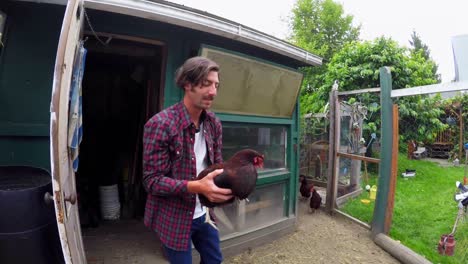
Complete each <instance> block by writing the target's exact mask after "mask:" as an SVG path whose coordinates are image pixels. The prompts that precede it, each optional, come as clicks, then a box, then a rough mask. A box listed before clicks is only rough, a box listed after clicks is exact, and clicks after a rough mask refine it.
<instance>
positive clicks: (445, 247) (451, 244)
mask: <svg viewBox="0 0 468 264" xmlns="http://www.w3.org/2000/svg"><path fill="white" fill-rule="evenodd" d="M437 249H438V251H439V254H441V255H446V256H453V251H454V249H455V238H454V237H453V235H450V234H448V235H442V236H441V237H440V240H439V245H438V246H437Z"/></svg>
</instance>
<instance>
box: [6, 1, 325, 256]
mask: <svg viewBox="0 0 468 264" xmlns="http://www.w3.org/2000/svg"><path fill="white" fill-rule="evenodd" d="M220 4H221V3H220ZM0 11H1V12H0V14H1V15H2V19H3V21H5V24H4V25H5V26H4V27H3V29H2V35H1V41H2V43H3V44H2V45H0V149H1V150H2V151H0V164H2V165H26V166H35V167H42V168H45V169H47V170H49V171H50V173H51V177H52V183H53V194H52V195H53V201H54V204H55V212H56V217H57V224H58V231H59V232H58V233H59V236H60V241H61V245H62V249H63V254H64V262H65V263H79V264H81V263H86V254H85V250H84V248H86V249H87V250H88V249H90V247H92V246H93V245H91V244H90V245H86V244H85V245H84V246H83V239H82V230H83V229H84V228H88V227H89V226H98V227H96V229H99V228H100V227H99V223H100V221H102V220H101V219H100V216H99V210H100V208H99V202H98V201H99V193H98V187H99V186H107V185H110V184H117V185H118V190H119V201H120V204H121V209H120V218H119V219H120V220H117V221H121V223H123V224H122V225H123V226H124V224H125V223H132V224H137V225H142V221H141V216H142V214H143V205H144V202H145V195H144V190H143V189H142V188H141V153H142V150H141V137H142V126H143V124H144V123H145V121H146V120H147V119H148V118H149V117H151V116H152V115H154V114H155V113H157V112H158V111H160V110H161V109H164V108H165V107H168V106H170V105H173V104H174V103H176V102H178V101H179V100H180V99H181V98H182V96H183V94H182V91H181V90H180V89H179V88H177V87H176V86H175V84H174V81H173V80H174V73H175V70H176V69H177V67H178V66H180V65H181V64H182V63H183V62H184V61H185V60H186V59H187V58H189V57H192V56H195V55H202V56H206V57H209V58H212V59H213V60H214V61H216V62H218V63H219V64H220V66H221V73H220V80H221V89H220V90H219V92H218V97H217V99H216V100H215V104H214V107H213V111H214V112H215V113H216V114H217V116H218V117H220V119H221V121H222V124H223V141H224V149H223V155H224V156H225V158H227V157H229V156H230V155H231V154H232V153H233V151H236V150H238V149H241V148H245V147H249V148H254V149H257V150H259V151H261V152H263V153H264V154H265V156H266V161H265V169H264V170H262V171H260V172H259V179H258V182H257V188H256V190H255V192H254V193H253V195H252V197H251V198H250V202H249V203H240V204H233V205H231V206H227V207H224V208H222V211H223V212H221V214H224V215H225V216H226V217H227V221H224V222H222V221H221V222H220V231H221V240H222V248H223V252H224V254H225V255H226V256H228V255H232V254H235V253H239V252H240V251H242V250H244V249H246V248H248V247H251V246H257V245H259V244H261V243H263V242H270V241H271V240H272V239H275V238H277V237H279V236H282V235H284V234H287V233H289V232H292V231H293V230H294V227H295V222H296V196H297V191H296V190H297V182H298V162H297V160H298V154H299V149H298V147H297V146H298V131H299V130H298V129H299V123H298V116H299V113H298V109H299V107H298V94H299V89H300V86H301V82H302V74H301V73H300V72H299V71H298V68H299V67H303V66H317V65H320V64H321V59H320V58H319V57H317V56H315V55H313V54H311V53H309V52H307V51H305V50H302V49H300V48H298V47H295V46H293V45H291V44H289V43H287V42H285V41H283V40H280V39H277V38H274V37H272V36H269V35H267V34H264V33H262V32H259V31H257V30H254V29H251V28H248V27H245V26H243V25H241V24H238V23H236V22H233V21H229V20H227V19H224V18H221V17H218V16H215V15H212V14H209V13H206V12H203V11H200V10H196V9H192V8H189V7H186V6H182V5H177V4H173V3H170V2H167V1H162V0H151V1H143V0H84V1H83V0H69V1H66V0H41V1H34V0H31V1H27V0H20V1H13V0H10V1H2V2H1V3H0ZM84 50H85V51H86V52H83V51H84ZM80 71H81V72H80ZM73 85H76V87H79V88H80V90H78V91H77V90H74V89H76V88H73ZM76 96H78V97H76ZM75 97H76V98H75ZM77 98H78V99H77ZM75 99H76V100H82V101H81V102H82V108H81V109H78V108H76V109H78V110H79V111H78V110H76V111H74V110H73V109H72V108H73V107H76V104H75V103H76V101H75V102H74V101H73V100H75ZM78 102H79V101H78ZM76 114H79V115H78V116H76ZM81 114H82V115H81ZM77 124H78V125H82V129H83V130H82V131H80V133H81V132H82V141H81V144H80V145H79V148H76V146H75V147H73V146H71V145H70V144H71V143H70V142H71V141H72V137H73V133H75V132H76V131H75V130H72V128H71V127H72V126H73V125H75V126H76V125H77ZM78 161H79V163H78ZM76 166H77V167H76ZM74 167H75V168H77V170H76V172H75V170H74ZM125 219H132V220H133V221H129V222H125V221H124V220H125ZM80 221H81V224H80ZM124 230H127V229H126V228H122V232H125V231H124Z"/></svg>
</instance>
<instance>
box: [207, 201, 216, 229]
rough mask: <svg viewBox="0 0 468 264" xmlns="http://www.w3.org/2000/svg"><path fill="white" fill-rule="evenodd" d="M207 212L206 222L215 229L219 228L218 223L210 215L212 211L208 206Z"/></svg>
mask: <svg viewBox="0 0 468 264" xmlns="http://www.w3.org/2000/svg"><path fill="white" fill-rule="evenodd" d="M205 209H206V213H205V223H207V224H209V225H210V226H212V227H213V228H214V229H216V230H218V227H217V226H216V224H215V223H214V222H213V220H212V219H211V216H210V212H209V209H208V208H206V207H205Z"/></svg>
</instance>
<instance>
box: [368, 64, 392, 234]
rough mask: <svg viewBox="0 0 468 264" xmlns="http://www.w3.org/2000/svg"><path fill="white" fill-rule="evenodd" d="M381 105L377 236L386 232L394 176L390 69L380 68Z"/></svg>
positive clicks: (374, 217)
mask: <svg viewBox="0 0 468 264" xmlns="http://www.w3.org/2000/svg"><path fill="white" fill-rule="evenodd" d="M380 88H381V91H380V105H381V118H382V121H381V122H382V125H381V131H382V133H381V140H382V141H381V142H382V148H381V151H380V166H379V180H378V191H377V198H376V200H375V206H374V216H373V218H372V225H371V227H372V235H373V236H376V235H377V234H379V233H382V232H384V230H385V218H386V214H387V204H388V194H389V190H390V188H389V187H390V179H391V174H392V172H391V171H392V166H391V165H392V151H393V149H392V147H393V137H392V132H393V124H392V123H393V118H392V116H393V112H392V108H393V106H392V98H391V92H392V76H391V73H390V68H389V67H382V68H380Z"/></svg>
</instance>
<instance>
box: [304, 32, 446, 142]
mask: <svg viewBox="0 0 468 264" xmlns="http://www.w3.org/2000/svg"><path fill="white" fill-rule="evenodd" d="M382 66H389V67H390V70H391V73H392V86H393V89H400V88H407V87H413V86H423V85H429V84H434V83H436V82H437V80H436V79H435V78H434V76H433V74H432V63H431V61H427V60H426V59H425V58H424V57H423V56H422V54H421V53H415V54H412V53H411V52H410V51H409V50H408V49H407V48H405V47H401V46H399V45H398V43H397V42H395V41H393V40H392V39H389V38H385V37H380V38H377V39H375V40H373V41H365V42H353V43H350V44H347V45H346V46H345V47H344V48H343V49H342V50H341V51H340V52H338V53H336V54H335V55H334V56H333V58H332V59H331V61H330V63H329V64H328V65H327V71H326V73H325V74H324V76H323V85H322V86H320V87H319V89H318V90H317V91H316V92H315V93H311V94H308V95H307V96H302V97H301V107H302V109H303V110H302V111H303V112H309V113H316V112H320V111H323V110H324V109H325V108H326V107H327V103H328V97H329V93H330V90H331V87H332V85H333V83H334V82H335V80H337V81H338V82H339V90H340V91H349V90H357V89H365V88H373V87H379V85H380V68H381V67H382ZM343 99H346V100H348V101H351V102H352V101H353V100H357V101H359V102H361V103H362V104H363V105H365V106H367V107H370V106H372V108H374V109H373V110H371V111H370V112H372V113H373V114H372V116H371V117H368V119H367V120H366V123H365V126H364V127H363V132H364V138H365V139H367V140H368V139H369V135H370V134H371V133H377V135H378V136H379V134H380V133H379V132H380V131H379V128H380V123H381V122H380V107H378V104H380V99H379V95H378V94H371V93H364V94H360V95H358V96H355V97H354V98H352V97H349V98H343ZM376 104H377V105H376ZM398 104H399V106H400V119H401V120H402V122H407V124H411V126H402V127H401V128H400V133H401V135H403V137H402V138H401V140H408V139H413V140H418V141H427V140H431V139H432V138H434V136H435V135H436V134H437V132H438V131H440V130H442V129H443V128H444V125H443V124H442V123H441V122H440V121H439V117H440V116H441V115H442V114H443V111H441V110H440V109H439V108H435V107H434V106H435V101H434V100H432V99H431V98H426V97H425V96H413V97H406V98H401V99H399V102H398ZM369 109H370V108H369ZM414 124H423V125H422V127H419V128H418V129H417V130H416V128H415V127H414V126H413V125H414ZM405 143H406V142H405Z"/></svg>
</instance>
